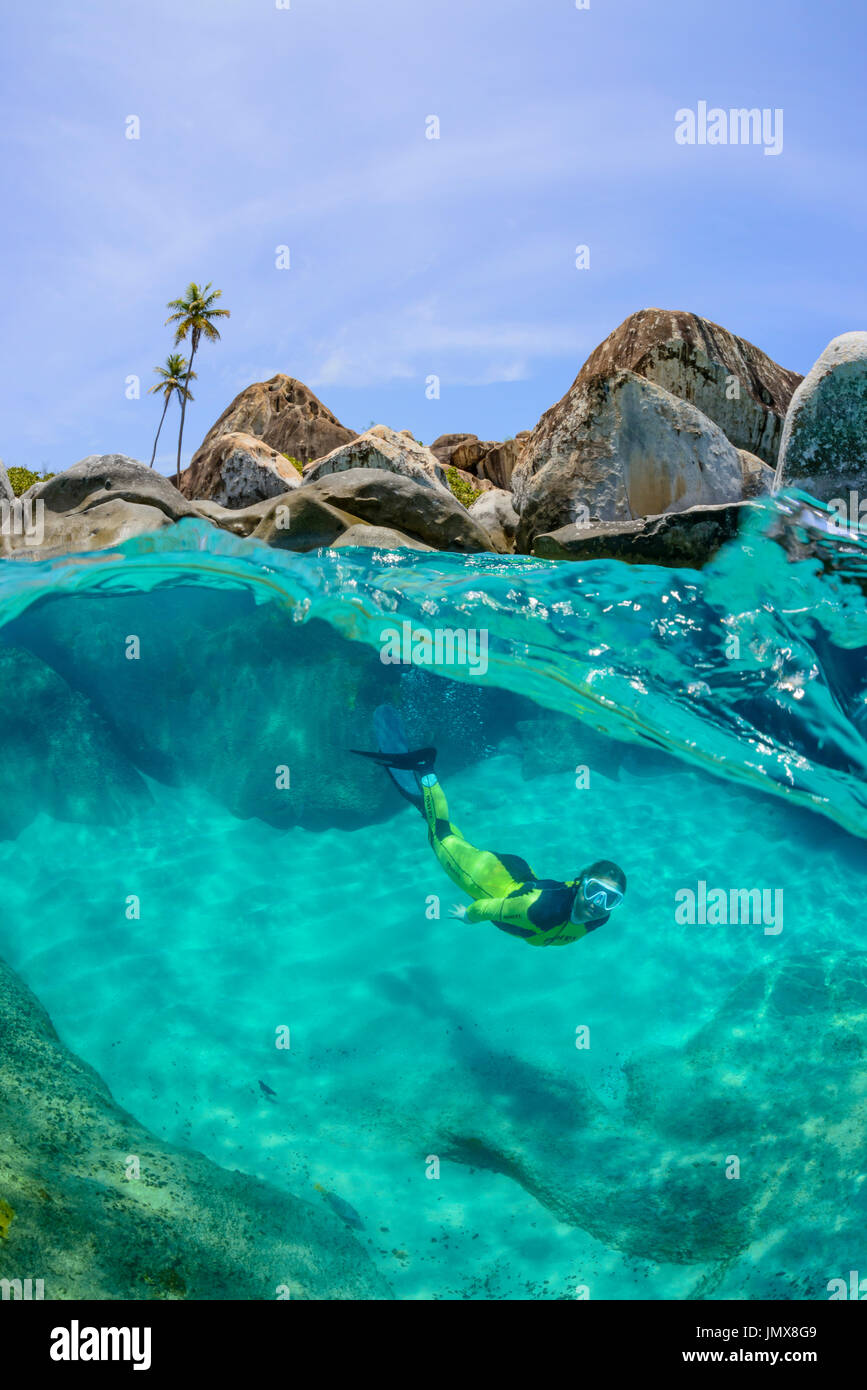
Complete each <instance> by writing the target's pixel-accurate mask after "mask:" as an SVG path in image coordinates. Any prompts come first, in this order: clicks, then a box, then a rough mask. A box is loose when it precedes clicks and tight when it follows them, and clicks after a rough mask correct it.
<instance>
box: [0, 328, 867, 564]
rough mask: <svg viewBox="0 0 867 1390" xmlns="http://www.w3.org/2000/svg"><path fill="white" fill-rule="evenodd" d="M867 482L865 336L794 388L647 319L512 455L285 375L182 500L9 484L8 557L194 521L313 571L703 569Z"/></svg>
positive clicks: (120, 481) (114, 477)
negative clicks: (762, 508)
mask: <svg viewBox="0 0 867 1390" xmlns="http://www.w3.org/2000/svg"><path fill="white" fill-rule="evenodd" d="M865 480H867V332H857V333H845V334H843V335H842V336H840V337H839V338H835V339H834V340H833V342H832V343H831V344H830V345H829V346H828V348H827V349H826V350H825V351H824V352H823V354H822V355H821V357H820V358H819V360H818V362H817V363H816V365H815V367H814V368H813V369H812V371H811V372H810V373H809V375H808V376H807V377H805V378H803V379H802V378H801V377H799V376H798V374H797V373H795V372H791V371H788V370H786V369H784V368H782V367H780V366H779V365H778V364H777V363H776V362H774V361H773V360H772V359H771V358H770V357H768V356H767V355H766V354H765V353H763V352H761V350H760V349H759V348H757V347H755V346H754V345H753V344H751V343H748V342H747V341H746V340H745V339H742V338H737V337H735V336H734V335H733V334H731V333H729V332H728V331H727V330H726V329H724V328H721V327H720V326H719V325H717V324H713V323H710V322H709V321H708V320H705V319H702V318H699V317H698V316H696V315H694V314H688V313H683V312H667V311H663V310H659V309H646V310H642V311H640V312H639V313H637V314H633V315H632V316H631V317H630V318H628V319H627V320H626V321H625V322H624V323H623V324H621V325H620V327H619V328H617V329H616V330H615V331H614V332H613V333H612V334H611V335H610V336H609V337H608V338H607V339H606V340H605V341H604V342H603V343H601V344H600V345H599V347H597V348H596V349H595V351H594V352H593V353H591V355H590V357H589V358H588V360H587V362H586V363H585V364H584V365H583V367H582V368H581V370H580V372H579V374H578V376H577V378H576V379H575V382H574V383H573V385H572V386H571V388H570V389H569V391H568V392H567V393H566V395H565V396H564V397H563V398H562V400H560V401H559V402H558V403H557V404H556V405H554V406H552V407H551V409H550V410H548V411H546V412H545V414H544V415H543V416H542V418H541V420H540V421H539V422H538V424H537V425H536V427H535V429H533V430H532V431H523V432H522V433H521V434H519V435H518V436H516V438H515V439H512V440H505V441H501V442H497V441H482V440H480V439H478V438H477V437H476V436H475V435H472V434H451V435H443V436H441V437H440V438H439V439H437V440H435V441H434V442H433V443H432V444H431V446H430V447H429V448H428V447H426V446H425V445H423V444H421V443H419V442H418V441H417V440H416V439H414V438H413V436H412V435H411V434H410V433H409V432H408V431H402V432H398V431H395V430H393V429H390V428H389V427H387V426H385V425H376V426H373V427H372V428H371V429H369V430H367V431H365V432H364V433H362V434H354V433H353V432H352V431H351V430H349V429H347V428H346V426H344V425H342V424H341V422H340V421H339V420H337V418H336V417H335V416H334V415H333V414H332V413H331V411H329V410H328V409H327V407H326V406H324V405H323V404H322V402H321V401H319V400H318V399H317V398H316V396H315V395H314V394H313V393H312V392H311V391H310V390H309V389H308V388H307V387H306V386H304V385H303V384H302V383H301V382H298V381H295V380H293V379H292V378H290V377H287V376H282V375H277V376H274V377H272V378H271V379H270V380H269V381H267V382H257V383H255V384H254V385H252V386H249V387H247V388H246V389H245V390H244V391H242V392H241V393H240V394H239V395H238V396H237V397H236V399H235V400H234V401H233V402H232V403H231V405H230V406H228V407H227V409H226V410H225V411H224V412H223V414H222V415H221V416H220V418H219V420H217V421H216V423H215V424H214V426H213V427H212V428H211V429H210V430H209V431H208V433H207V435H206V436H205V439H204V440H203V442H202V444H201V446H200V447H199V449H197V451H196V453H195V454H194V456H193V459H192V461H191V463H190V466H189V467H188V468H187V469H186V470H185V471H184V472H183V473H182V474H181V478H180V490H178V489H177V488H176V487H175V486H174V484H173V483H172V482H170V481H169V480H168V479H166V478H164V477H162V476H161V475H160V474H157V473H155V472H154V471H153V470H152V469H150V468H148V467H146V466H145V465H144V464H142V463H138V462H136V461H135V460H133V459H131V458H128V457H126V456H125V455H122V454H101V455H92V456H90V457H89V458H87V459H84V460H82V461H81V462H80V463H77V464H75V465H73V466H72V467H71V468H69V469H68V470H66V472H64V473H60V474H58V475H56V476H55V477H52V478H49V479H47V480H46V481H43V482H38V483H35V484H34V485H33V486H31V487H30V488H28V489H27V491H26V492H24V493H23V494H22V496H21V498H20V499H17V501H16V499H15V498H14V497H13V493H12V489H11V487H10V485H9V482H8V479H7V477H6V475H5V473H4V472H3V471H2V466H0V498H2V502H3V509H4V515H3V525H2V528H0V555H2V556H4V557H6V558H14V559H30V560H40V559H49V558H54V557H56V556H59V555H63V554H68V553H80V552H83V551H91V550H101V549H104V548H105V547H109V546H113V545H117V544H119V543H121V542H122V541H124V540H127V539H129V538H130V537H132V536H138V535H142V534H146V533H148V532H150V531H155V530H159V529H162V528H163V527H166V526H171V525H173V524H174V523H176V522H178V521H181V520H183V519H184V518H186V517H198V518H200V519H203V520H206V521H207V522H209V523H210V524H212V525H214V526H217V527H220V528H222V529H224V530H227V531H230V532H232V533H233V534H234V535H239V536H246V537H250V538H252V539H254V540H256V541H259V542H261V543H264V544H266V545H270V546H275V547H278V548H280V549H285V550H294V551H301V552H303V551H309V550H314V549H318V548H319V547H323V546H337V547H342V546H349V545H357V546H368V547H375V548H377V549H384V548H387V549H399V548H401V547H405V548H408V549H413V550H419V549H421V550H424V549H432V550H439V551H451V552H458V553H483V552H490V553H494V554H512V553H518V554H526V555H534V556H537V557H540V558H548V559H557V560H564V559H569V560H582V559H588V558H616V559H622V560H628V561H632V562H641V563H652V564H658V565H678V566H687V567H690V566H691V567H697V568H700V567H701V566H702V565H703V564H704V563H706V561H707V560H708V559H709V558H711V556H712V555H713V554H714V553H715V552H716V550H718V549H719V546H720V545H721V544H723V543H724V542H725V541H726V540H727V539H729V538H730V537H731V536H732V535H734V534H735V533H736V532H737V530H738V527H739V525H740V522H741V520H742V519H743V515H744V512H745V511H746V510H749V508H750V507H751V504H752V502H753V499H755V498H756V497H758V496H761V495H762V494H763V493H768V492H770V491H772V490H774V489H778V488H780V487H800V488H804V489H805V490H807V491H809V492H811V493H812V494H813V495H814V496H816V497H818V498H819V499H820V500H823V501H832V500H834V499H837V498H841V499H846V498H848V497H849V495H850V493H851V492H852V491H853V490H855V491H856V492H857V491H858V489H860V488H863V486H864V484H865ZM18 504H20V505H18ZM38 504H41V505H38Z"/></svg>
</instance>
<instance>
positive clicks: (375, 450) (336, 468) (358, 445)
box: [304, 425, 449, 492]
mask: <svg viewBox="0 0 867 1390" xmlns="http://www.w3.org/2000/svg"><path fill="white" fill-rule="evenodd" d="M360 468H373V469H377V470H378V471H380V472H386V473H396V474H400V476H402V477H404V478H410V479H411V480H412V481H413V482H414V483H418V484H419V485H420V486H421V487H425V488H433V489H435V490H438V491H441V492H448V490H449V489H448V484H447V483H446V479H445V471H444V469H443V468H442V465H441V464H440V462H439V460H438V459H437V458H436V457H435V455H434V454H432V453H431V451H430V449H426V448H425V447H424V445H423V444H418V443H417V442H416V441H415V440H414V439H413V437H412V435H410V434H407V433H406V432H403V433H400V434H399V433H398V432H397V431H396V430H391V429H389V428H388V426H387V425H374V426H373V428H372V429H369V430H367V431H366V432H365V433H364V434H361V435H359V436H358V438H357V439H353V440H352V441H351V442H350V443H348V444H342V445H341V446H340V447H339V448H337V449H333V450H332V451H331V453H330V454H326V456H325V458H319V459H316V460H315V461H314V462H313V463H309V464H308V465H307V466H306V468H305V469H304V482H305V484H306V483H315V482H318V481H319V479H320V478H326V477H328V476H329V475H330V474H332V473H345V472H349V471H350V470H353V469H360Z"/></svg>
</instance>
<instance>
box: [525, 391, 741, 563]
mask: <svg viewBox="0 0 867 1390" xmlns="http://www.w3.org/2000/svg"><path fill="white" fill-rule="evenodd" d="M512 490H513V492H514V495H515V499H516V501H515V506H516V510H517V511H518V512H519V514H520V517H521V525H520V527H519V530H518V548H519V549H520V550H529V548H530V545H531V544H532V541H533V539H534V537H535V536H538V535H540V534H542V533H543V532H546V531H553V530H556V529H558V528H559V527H561V526H565V525H568V524H569V523H570V522H573V523H574V522H579V523H581V522H583V523H585V524H599V523H602V522H630V521H634V520H635V519H636V518H638V517H643V516H658V515H659V514H660V513H662V512H669V511H677V512H679V511H686V509H687V508H688V507H694V506H699V505H710V504H713V503H718V502H737V501H740V499H741V497H742V495H743V470H742V465H741V460H740V458H739V456H738V452H737V449H736V448H735V447H734V445H733V444H731V443H730V442H729V440H728V439H727V438H726V436H725V435H724V434H723V432H722V430H721V429H720V428H719V426H718V425H715V424H714V423H713V421H712V420H710V419H709V418H708V417H707V416H706V415H703V414H702V412H701V411H700V410H697V409H696V407H695V406H693V405H690V404H689V403H688V402H686V401H684V400H681V399H679V398H678V397H677V396H673V395H671V393H670V392H668V391H666V390H664V389H663V388H662V387H661V386H657V385H655V384H654V383H653V382H651V381H648V380H646V379H645V378H644V377H641V376H637V375H636V374H635V373H634V372H626V371H624V372H616V373H615V374H614V376H612V377H590V378H582V377H579V378H578V380H577V382H576V383H575V385H574V386H573V388H572V390H571V391H570V392H569V394H568V395H567V396H564V398H563V400H562V401H561V402H560V403H559V405H557V406H555V407H554V408H553V409H552V410H549V411H548V412H547V414H546V415H543V417H542V419H541V421H540V422H539V425H538V426H537V427H536V430H535V431H534V433H533V436H532V438H531V439H530V441H529V443H528V445H527V448H526V450H525V452H524V455H523V457H522V460H521V463H520V464H519V466H518V468H517V469H516V471H515V473H514V475H513V478H512Z"/></svg>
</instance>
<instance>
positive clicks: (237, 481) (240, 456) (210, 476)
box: [181, 433, 301, 509]
mask: <svg viewBox="0 0 867 1390" xmlns="http://www.w3.org/2000/svg"><path fill="white" fill-rule="evenodd" d="M300 486H301V474H300V473H299V471H298V469H297V468H296V467H295V465H294V464H293V463H290V462H289V460H288V458H286V456H285V455H284V454H280V453H278V452H277V450H276V449H272V448H271V446H270V444H264V443H263V442H262V440H261V439H257V438H256V437H255V435H252V434H240V433H238V434H219V435H216V436H215V438H214V439H213V440H212V441H211V443H210V444H209V445H208V447H207V448H205V447H204V446H203V447H202V448H201V449H199V450H198V451H197V453H196V456H195V459H194V461H193V462H192V463H191V464H190V467H189V468H187V469H186V470H185V471H184V472H183V473H182V474H181V491H182V492H183V494H184V496H185V497H189V498H192V499H193V500H196V501H198V500H200V499H204V500H207V501H210V502H216V503H217V505H218V506H221V507H228V508H231V509H236V508H240V507H250V506H253V505H254V503H256V502H264V501H265V499H266V498H268V497H279V496H281V494H282V493H284V492H288V491H289V490H290V488H294V487H300Z"/></svg>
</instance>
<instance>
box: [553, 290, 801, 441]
mask: <svg viewBox="0 0 867 1390" xmlns="http://www.w3.org/2000/svg"><path fill="white" fill-rule="evenodd" d="M618 371H630V372H636V373H637V374H638V375H639V376H643V377H646V378H647V380H648V381H654V382H656V384H657V386H662V387H664V388H665V390H666V391H670V392H671V394H672V395H673V396H679V397H680V399H681V400H684V401H689V402H690V403H691V404H692V405H695V406H698V409H699V410H700V411H702V413H703V414H704V415H707V416H709V417H710V419H711V420H713V421H714V422H715V423H716V424H717V425H719V427H720V429H722V430H723V431H724V433H725V434H726V435H727V436H728V438H729V439H730V440H731V442H732V444H734V445H736V446H737V448H739V449H748V450H749V451H750V453H753V454H758V456H759V458H762V459H764V460H765V462H766V463H770V464H772V465H775V464H776V462H777V452H778V449H779V444H780V438H781V436H782V426H783V418H784V416H785V414H786V410H787V408H788V405H789V402H790V400H791V398H792V393H793V392H794V390H795V388H796V387H797V386H798V385H799V383H800V381H801V377H800V376H799V374H798V373H797V372H790V371H787V370H786V369H785V368H784V367H781V366H779V365H778V363H776V362H774V361H773V359H772V358H770V357H768V356H767V355H766V353H764V352H762V351H761V350H760V349H759V348H757V347H755V346H754V345H753V344H752V343H749V342H747V340H746V339H745V338H737V337H735V335H734V334H733V333H729V331H728V329H726V328H722V327H721V326H720V325H719V324H718V323H711V321H710V320H709V319H703V318H700V317H699V316H698V314H690V313H686V312H684V311H682V310H667V309H641V310H639V312H638V313H636V314H630V316H629V318H628V319H625V320H624V322H623V323H621V325H620V327H619V328H615V330H614V332H613V333H611V334H609V336H608V337H607V338H606V339H605V341H604V342H603V343H600V344H599V346H598V347H597V348H596V349H595V350H594V351H593V352H592V353H591V354H590V356H589V357H588V359H587V361H586V362H585V363H584V366H583V367H582V368H581V371H580V373H579V375H578V380H579V381H581V380H584V381H588V380H590V379H591V378H593V377H602V378H605V377H610V376H613V375H614V373H615V372H618ZM575 385H577V382H576V383H575ZM575 385H573V388H572V390H574V389H575ZM570 394H571V393H570ZM554 409H555V410H556V409H558V407H556V406H555V407H554ZM543 418H544V417H543Z"/></svg>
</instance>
